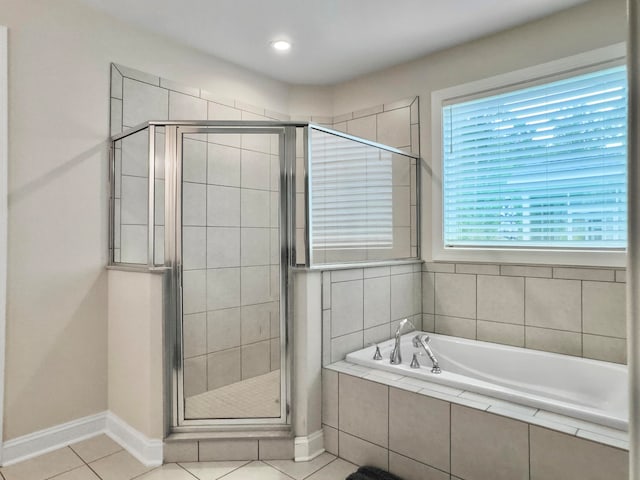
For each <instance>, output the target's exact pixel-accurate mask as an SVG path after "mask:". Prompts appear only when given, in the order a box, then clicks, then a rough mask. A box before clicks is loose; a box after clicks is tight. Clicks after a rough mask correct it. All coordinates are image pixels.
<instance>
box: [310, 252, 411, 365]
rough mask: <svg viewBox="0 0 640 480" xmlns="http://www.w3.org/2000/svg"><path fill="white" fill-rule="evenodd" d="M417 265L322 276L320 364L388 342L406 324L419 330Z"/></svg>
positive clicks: (355, 270) (341, 272)
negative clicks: (410, 324) (399, 323)
mask: <svg viewBox="0 0 640 480" xmlns="http://www.w3.org/2000/svg"><path fill="white" fill-rule="evenodd" d="M420 271H421V263H419V262H417V263H414V264H408V265H396V266H391V267H370V268H356V269H351V270H334V271H331V272H323V274H322V332H323V333H322V335H323V339H322V357H323V358H322V364H323V365H328V364H330V363H333V362H337V361H338V360H342V359H343V358H344V356H345V355H346V354H347V353H349V352H352V351H354V350H359V349H361V348H363V347H364V346H366V345H369V344H371V343H376V342H381V341H384V340H388V339H389V338H391V337H392V336H393V333H394V332H395V329H396V327H397V325H398V322H399V321H400V320H402V319H404V318H408V319H409V320H411V322H412V323H413V324H414V325H415V327H416V329H418V330H420V329H421V328H422V315H421V312H422V298H421V276H420V275H421V274H420Z"/></svg>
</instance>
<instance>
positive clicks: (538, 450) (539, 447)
mask: <svg viewBox="0 0 640 480" xmlns="http://www.w3.org/2000/svg"><path fill="white" fill-rule="evenodd" d="M628 464H629V453H628V452H626V451H623V450H618V449H617V448H613V447H609V446H606V445H602V444H598V443H594V442H590V441H588V440H583V439H581V438H576V437H574V436H572V435H566V434H564V433H559V432H554V431H551V430H547V429H545V428H540V427H536V426H534V425H532V426H531V480H546V479H550V478H558V479H562V480H602V479H605V478H606V479H607V480H625V479H627V478H629V465H628Z"/></svg>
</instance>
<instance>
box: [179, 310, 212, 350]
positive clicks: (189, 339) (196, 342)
mask: <svg viewBox="0 0 640 480" xmlns="http://www.w3.org/2000/svg"><path fill="white" fill-rule="evenodd" d="M182 330H183V343H184V356H185V358H191V357H198V356H200V355H204V354H205V353H207V314H206V313H193V314H191V315H184V317H183V320H182Z"/></svg>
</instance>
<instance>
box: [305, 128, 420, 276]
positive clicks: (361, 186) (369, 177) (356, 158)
mask: <svg viewBox="0 0 640 480" xmlns="http://www.w3.org/2000/svg"><path fill="white" fill-rule="evenodd" d="M309 132H310V161H309V169H310V186H311V187H310V189H311V192H310V195H309V199H310V219H311V222H310V224H311V225H310V235H309V237H310V248H311V250H312V262H311V263H312V264H313V265H322V264H334V263H349V262H368V261H382V260H392V259H407V258H412V257H416V256H417V206H416V205H417V189H416V185H415V183H416V173H415V169H416V162H415V159H414V158H413V157H410V156H407V155H403V154H401V153H396V152H395V151H391V150H387V149H385V148H381V147H378V146H376V145H370V144H368V143H364V142H360V141H357V140H354V139H351V138H346V137H342V136H339V135H336V134H333V133H330V132H325V131H322V130H317V129H315V128H310V129H309ZM412 182H413V183H412ZM412 247H413V248H412Z"/></svg>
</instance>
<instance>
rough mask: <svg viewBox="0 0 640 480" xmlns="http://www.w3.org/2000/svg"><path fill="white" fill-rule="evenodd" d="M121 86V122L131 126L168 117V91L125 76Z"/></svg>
mask: <svg viewBox="0 0 640 480" xmlns="http://www.w3.org/2000/svg"><path fill="white" fill-rule="evenodd" d="M122 87H123V102H122V105H123V110H122V122H123V124H124V125H125V126H127V127H133V126H135V125H138V124H139V123H142V122H146V121H148V120H166V119H168V118H169V91H168V90H166V89H164V88H160V87H156V86H153V85H149V84H147V83H142V82H138V81H136V80H131V79H130V78H125V79H124V81H123V84H122Z"/></svg>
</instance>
